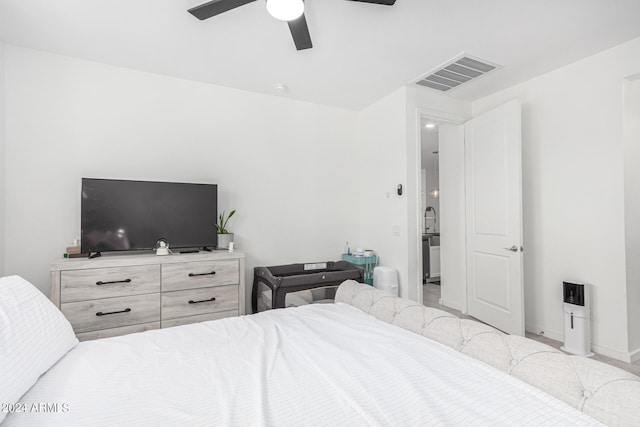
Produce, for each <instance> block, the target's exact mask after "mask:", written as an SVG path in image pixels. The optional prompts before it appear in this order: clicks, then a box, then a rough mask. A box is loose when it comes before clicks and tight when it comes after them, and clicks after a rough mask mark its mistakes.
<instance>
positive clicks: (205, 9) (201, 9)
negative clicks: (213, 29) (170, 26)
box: [188, 0, 256, 21]
mask: <svg viewBox="0 0 640 427" xmlns="http://www.w3.org/2000/svg"><path fill="white" fill-rule="evenodd" d="M254 1H256V0H212V1H210V2H207V3H204V4H201V5H200V6H196V7H192V8H191V9H189V11H188V12H189V13H190V14H192V15H193V16H195V17H196V18H198V19H200V20H201V21H202V20H204V19H208V18H211V17H212V16H216V15H219V14H221V13H224V12H227V11H229V10H231V9H235V8H236V7H240V6H244V5H245V4H247V3H252V2H254Z"/></svg>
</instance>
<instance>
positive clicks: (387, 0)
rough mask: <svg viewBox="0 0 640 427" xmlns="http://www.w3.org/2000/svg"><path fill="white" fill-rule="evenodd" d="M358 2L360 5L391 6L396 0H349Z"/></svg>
mask: <svg viewBox="0 0 640 427" xmlns="http://www.w3.org/2000/svg"><path fill="white" fill-rule="evenodd" d="M351 1H360V2H362V3H373V4H384V5H385V6H393V5H394V3H395V2H396V0H351Z"/></svg>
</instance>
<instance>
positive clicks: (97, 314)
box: [96, 308, 131, 316]
mask: <svg viewBox="0 0 640 427" xmlns="http://www.w3.org/2000/svg"><path fill="white" fill-rule="evenodd" d="M130 311H131V309H130V308H125V309H124V310H120V311H109V312H107V313H103V312H101V311H99V312H97V313H96V316H108V315H109V314H118V313H129V312H130Z"/></svg>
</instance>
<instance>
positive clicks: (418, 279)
mask: <svg viewBox="0 0 640 427" xmlns="http://www.w3.org/2000/svg"><path fill="white" fill-rule="evenodd" d="M423 118H428V119H433V120H435V121H437V122H440V123H441V124H442V123H446V124H452V125H464V123H465V122H466V121H467V120H469V119H470V118H471V117H463V116H459V115H457V114H451V113H446V112H444V111H439V110H433V109H429V108H421V107H417V108H416V109H415V112H414V120H415V126H414V129H415V132H416V134H415V141H416V142H417V143H416V144H415V147H414V149H415V151H414V153H413V156H409V159H408V160H409V167H410V168H412V169H413V170H414V171H417V173H415V174H414V175H415V178H416V179H415V182H414V185H415V188H417V189H418V191H416V192H415V197H416V200H415V209H414V210H413V214H410V215H409V218H408V219H409V220H410V221H411V218H413V221H415V224H414V225H415V227H416V228H415V229H416V230H422V221H421V219H422V216H421V214H422V213H421V212H420V211H421V210H422V208H421V206H422V198H421V194H420V191H419V190H420V189H421V188H422V180H421V166H422V158H421V156H422V127H421V126H422V119H423ZM411 157H413V159H414V160H413V162H411ZM439 215H441V212H440V213H439ZM409 229H411V227H409ZM414 234H415V236H411V235H409V236H407V237H408V243H409V249H411V247H413V248H415V250H416V252H415V253H416V254H417V257H416V258H415V262H416V263H417V265H418V268H417V269H416V275H415V276H414V280H412V283H409V287H413V286H415V287H417V289H415V290H416V291H417V292H415V295H418V302H419V303H420V304H422V303H423V301H424V295H423V293H422V277H423V271H422V233H419V234H418V233H414ZM441 239H442V237H441ZM411 252H412V251H411V250H409V253H411ZM441 283H442V282H441ZM464 288H465V291H464V292H465V299H464V310H461V311H462V312H463V313H466V311H467V296H466V292H467V287H466V284H465V287H464ZM409 293H410V294H411V291H409Z"/></svg>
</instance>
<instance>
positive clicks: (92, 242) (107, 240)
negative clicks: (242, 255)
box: [80, 178, 218, 253]
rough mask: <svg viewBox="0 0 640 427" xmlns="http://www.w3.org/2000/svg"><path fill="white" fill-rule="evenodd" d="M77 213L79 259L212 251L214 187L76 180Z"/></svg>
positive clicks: (215, 195)
mask: <svg viewBox="0 0 640 427" xmlns="http://www.w3.org/2000/svg"><path fill="white" fill-rule="evenodd" d="M80 210H81V219H80V221H81V225H82V238H81V250H82V252H85V253H87V252H107V251H129V250H145V249H155V247H156V242H157V241H158V239H161V238H163V239H166V240H167V241H168V242H169V245H170V247H171V248H202V247H208V248H210V249H213V248H215V247H216V245H217V239H218V235H217V231H216V228H215V225H214V224H215V223H216V217H217V215H218V187H217V186H216V185H214V184H189V183H178V182H150V181H125V180H114V179H93V178H82V200H81V209H80Z"/></svg>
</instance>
